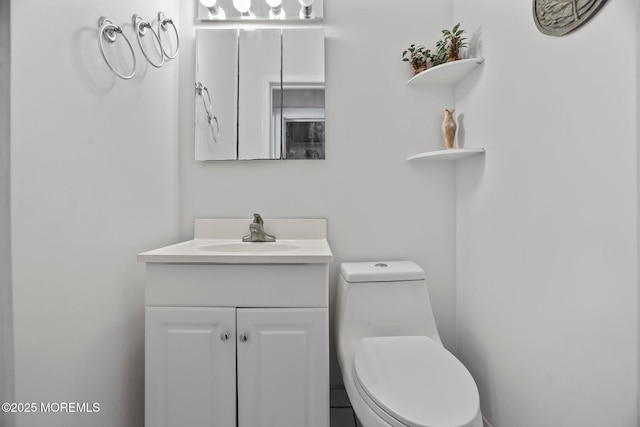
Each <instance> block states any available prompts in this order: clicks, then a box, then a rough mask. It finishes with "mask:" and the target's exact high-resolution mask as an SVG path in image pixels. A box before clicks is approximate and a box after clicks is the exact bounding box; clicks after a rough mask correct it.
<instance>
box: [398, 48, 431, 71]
mask: <svg viewBox="0 0 640 427" xmlns="http://www.w3.org/2000/svg"><path fill="white" fill-rule="evenodd" d="M402 60H403V61H405V62H409V63H411V66H412V67H413V71H414V73H415V74H418V73H421V72H423V71H424V70H426V69H427V68H429V67H430V66H431V50H430V49H427V48H425V47H424V46H422V45H415V44H412V45H411V46H409V47H408V48H407V49H406V50H405V51H403V52H402Z"/></svg>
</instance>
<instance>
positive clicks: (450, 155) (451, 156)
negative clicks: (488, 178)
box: [407, 148, 484, 161]
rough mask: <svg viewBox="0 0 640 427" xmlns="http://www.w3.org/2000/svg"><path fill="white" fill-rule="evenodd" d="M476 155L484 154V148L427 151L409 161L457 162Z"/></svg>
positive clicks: (410, 158)
mask: <svg viewBox="0 0 640 427" xmlns="http://www.w3.org/2000/svg"><path fill="white" fill-rule="evenodd" d="M476 154H484V148H452V149H450V150H438V151H427V152H426V153H420V154H416V155H415V156H411V157H409V158H408V159H407V160H418V159H425V160H438V161H441V160H446V161H456V160H458V159H463V158H465V157H469V156H474V155H476Z"/></svg>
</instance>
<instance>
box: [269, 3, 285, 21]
mask: <svg viewBox="0 0 640 427" xmlns="http://www.w3.org/2000/svg"><path fill="white" fill-rule="evenodd" d="M266 1H267V4H268V5H269V7H270V8H271V9H270V10H269V19H285V17H286V15H285V13H284V9H282V0H266Z"/></svg>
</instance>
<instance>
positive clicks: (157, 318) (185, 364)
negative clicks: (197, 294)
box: [145, 307, 236, 427]
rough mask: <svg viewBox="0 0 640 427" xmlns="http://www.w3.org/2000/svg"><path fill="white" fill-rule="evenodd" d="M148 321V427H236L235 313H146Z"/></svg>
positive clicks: (202, 310) (169, 310)
mask: <svg viewBox="0 0 640 427" xmlns="http://www.w3.org/2000/svg"><path fill="white" fill-rule="evenodd" d="M145 320H146V326H145V335H146V336H145V362H146V363H145V375H146V377H145V425H146V426H147V427H184V426H189V427H212V426H215V427H235V425H236V357H235V354H236V352H235V350H236V340H235V321H236V320H235V309H234V308H196V307H147V308H146V316H145ZM224 334H227V335H226V336H225V335H224Z"/></svg>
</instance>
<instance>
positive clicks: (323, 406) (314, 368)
mask: <svg viewBox="0 0 640 427" xmlns="http://www.w3.org/2000/svg"><path fill="white" fill-rule="evenodd" d="M237 331H238V345H237V348H238V426H239V427H257V426H259V427H328V426H329V338H328V337H329V335H328V313H327V309H326V308H318V309H312V308H309V309H295V308H292V309H238V313H237ZM245 337H246V339H245Z"/></svg>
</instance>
